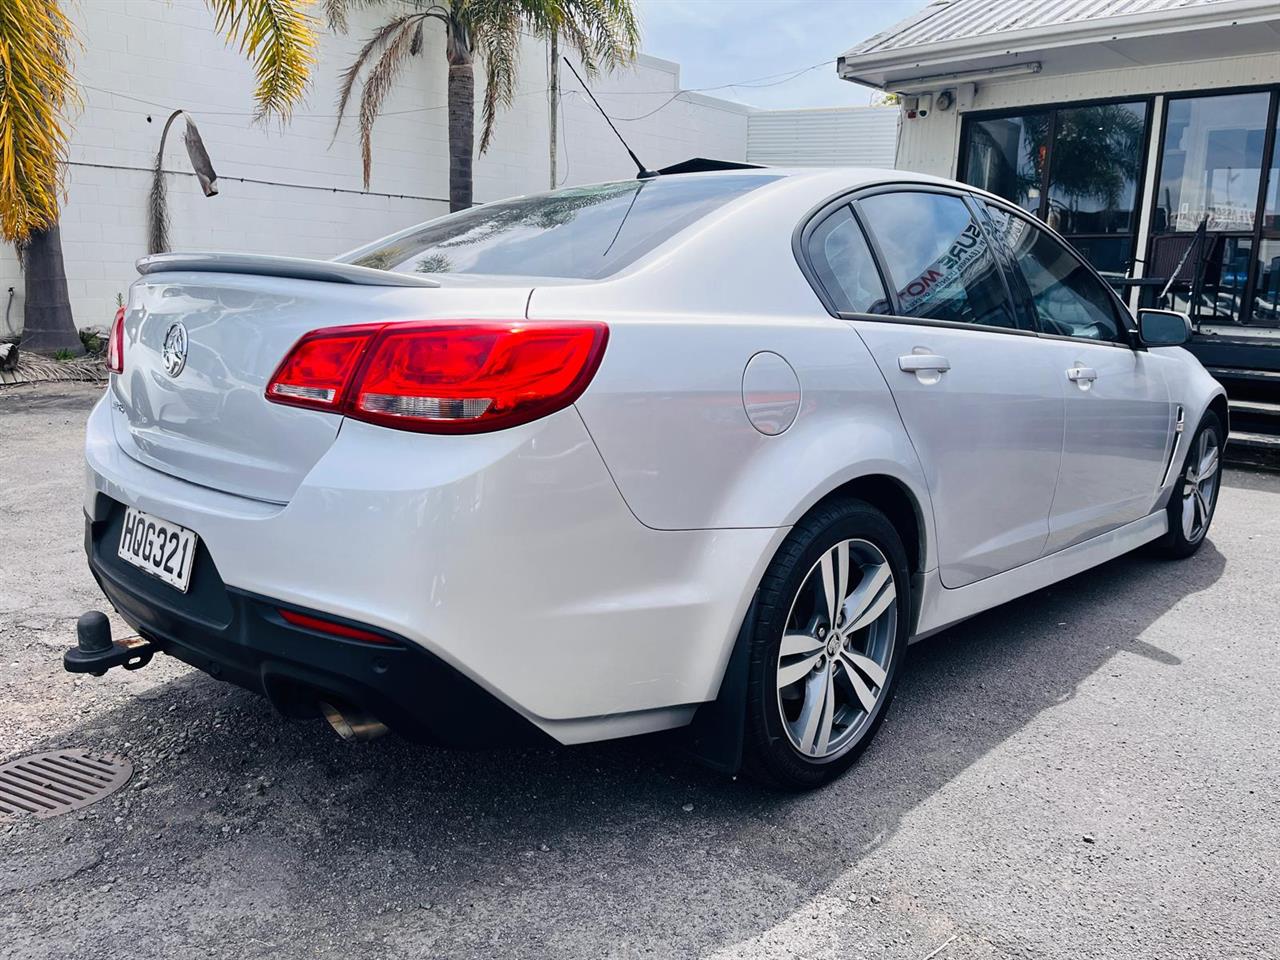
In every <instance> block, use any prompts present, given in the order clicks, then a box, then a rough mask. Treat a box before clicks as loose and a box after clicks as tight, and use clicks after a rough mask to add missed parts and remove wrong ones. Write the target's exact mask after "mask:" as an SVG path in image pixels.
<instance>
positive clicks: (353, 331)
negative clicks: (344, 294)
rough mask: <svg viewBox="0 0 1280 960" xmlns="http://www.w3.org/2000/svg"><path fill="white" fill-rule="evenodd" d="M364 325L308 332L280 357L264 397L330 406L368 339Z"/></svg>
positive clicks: (336, 402) (323, 407)
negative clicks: (278, 364)
mask: <svg viewBox="0 0 1280 960" xmlns="http://www.w3.org/2000/svg"><path fill="white" fill-rule="evenodd" d="M369 336H370V331H369V329H368V328H366V327H334V328H331V329H329V330H317V331H313V332H312V333H308V334H307V335H306V336H304V337H303V338H302V339H301V340H299V341H298V342H297V343H296V344H294V347H293V349H292V350H290V351H289V355H288V356H287V357H285V358H284V362H283V363H282V364H280V368H279V369H278V370H276V373H275V376H274V377H272V378H271V382H270V383H269V384H268V385H267V399H268V400H275V401H276V402H277V403H289V404H293V405H294V406H298V407H315V408H317V409H320V410H333V409H336V408H337V407H338V406H340V405H341V403H342V399H343V395H344V393H345V391H346V389H347V384H348V382H350V380H351V375H352V374H353V373H355V370H356V365H357V364H358V363H359V362H360V357H361V355H362V354H363V353H364V348H365V347H366V346H367V345H368V343H369Z"/></svg>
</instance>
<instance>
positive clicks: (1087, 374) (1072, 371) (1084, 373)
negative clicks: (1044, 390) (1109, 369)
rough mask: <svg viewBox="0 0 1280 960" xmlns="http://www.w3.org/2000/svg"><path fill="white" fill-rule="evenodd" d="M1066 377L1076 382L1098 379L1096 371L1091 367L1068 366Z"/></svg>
mask: <svg viewBox="0 0 1280 960" xmlns="http://www.w3.org/2000/svg"><path fill="white" fill-rule="evenodd" d="M1067 379H1068V380H1072V381H1074V382H1076V383H1093V381H1095V380H1097V379H1098V371H1097V370H1095V369H1093V367H1069V368H1068V369H1067Z"/></svg>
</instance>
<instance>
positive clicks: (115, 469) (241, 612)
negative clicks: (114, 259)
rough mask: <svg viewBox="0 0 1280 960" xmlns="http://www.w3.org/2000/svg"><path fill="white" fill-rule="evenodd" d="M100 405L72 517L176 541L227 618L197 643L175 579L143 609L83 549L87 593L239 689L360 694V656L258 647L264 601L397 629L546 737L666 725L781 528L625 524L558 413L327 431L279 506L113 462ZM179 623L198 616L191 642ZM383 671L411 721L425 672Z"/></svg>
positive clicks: (569, 415)
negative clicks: (513, 423) (197, 562)
mask: <svg viewBox="0 0 1280 960" xmlns="http://www.w3.org/2000/svg"><path fill="white" fill-rule="evenodd" d="M109 397H110V394H108V400H106V401H104V403H103V404H100V405H99V407H98V408H97V409H96V410H95V411H94V413H93V415H92V416H91V417H90V420H89V425H88V435H87V444H86V458H87V463H88V474H87V489H86V499H85V509H86V512H89V513H90V514H91V516H96V514H95V513H94V511H97V510H100V509H101V508H100V507H99V506H97V504H98V503H99V498H100V497H105V498H107V499H108V500H110V501H115V502H117V503H121V504H125V505H128V506H134V507H137V508H139V509H141V510H144V511H146V512H148V513H151V514H154V515H156V516H159V517H162V518H164V519H166V520H170V521H172V522H174V523H178V524H181V525H183V526H185V527H188V528H189V529H191V530H194V531H195V532H196V534H198V536H199V537H200V542H201V545H202V547H203V548H204V550H206V551H207V554H208V556H209V557H210V558H211V561H212V565H213V569H215V570H216V572H217V574H218V576H219V577H220V579H221V580H222V581H223V583H224V584H225V593H226V596H227V598H228V599H227V601H226V602H227V604H228V605H229V606H230V607H231V613H230V615H229V616H230V619H229V620H228V619H227V617H228V615H227V614H226V613H225V612H224V613H223V615H222V617H221V619H217V618H215V619H217V623H215V624H214V626H218V627H219V629H218V630H214V631H212V632H211V631H210V627H209V623H208V622H207V621H208V620H209V619H210V618H209V617H208V616H207V615H206V614H203V613H201V612H200V611H199V610H195V611H194V612H193V611H192V610H191V609H190V604H192V603H193V602H194V597H195V595H196V593H197V588H196V585H195V583H194V582H193V586H192V593H191V594H188V595H186V596H185V597H184V596H183V595H182V594H179V593H177V592H176V591H174V590H172V589H171V588H169V587H167V586H166V585H164V584H158V585H157V586H153V585H151V584H147V586H148V587H150V588H151V589H152V592H151V593H147V594H145V598H149V599H150V602H149V603H147V602H143V600H139V599H138V598H137V597H131V596H130V590H128V589H127V588H128V587H129V581H127V580H125V581H121V580H120V576H128V575H129V574H130V572H131V568H130V570H129V571H126V572H125V573H124V574H121V575H120V576H116V577H110V576H107V575H106V573H110V572H111V570H110V568H109V566H104V564H105V563H107V561H104V560H103V559H102V558H101V557H99V558H98V559H97V561H96V567H95V572H96V573H97V574H98V576H99V578H100V580H101V582H102V584H103V589H104V591H105V592H107V594H108V597H109V598H110V599H111V600H112V602H113V603H115V604H116V605H117V606H118V607H119V608H120V609H121V612H122V613H123V614H125V616H126V619H131V618H132V619H137V620H139V622H142V618H143V617H144V616H146V617H150V618H151V619H150V621H149V623H150V627H149V629H150V630H151V631H152V632H155V633H156V634H157V635H159V636H160V637H161V638H162V639H168V640H169V641H170V642H171V643H172V645H173V650H174V652H175V653H176V654H177V655H179V656H182V657H183V658H184V659H186V658H187V656H188V655H190V656H191V657H192V658H193V660H192V661H191V662H193V663H195V665H196V666H198V667H202V668H204V669H207V667H205V666H204V662H197V660H199V659H200V658H203V659H204V661H206V662H208V663H210V664H218V665H220V666H221V668H222V670H223V671H224V675H225V674H226V671H227V670H229V669H230V670H231V671H232V672H234V673H236V675H237V677H239V679H238V680H237V682H241V683H243V684H244V685H246V686H253V687H254V688H255V689H262V688H263V683H264V681H263V679H262V678H263V669H264V663H267V664H269V665H270V666H269V668H268V669H267V672H268V673H271V672H272V671H274V670H276V669H277V665H278V663H280V662H282V661H289V662H291V663H293V664H294V665H295V668H296V669H298V670H303V669H320V670H322V671H324V672H327V673H331V674H333V675H334V676H337V677H338V678H339V679H343V678H345V679H346V680H348V681H356V682H359V683H362V684H365V685H366V686H367V685H369V684H370V671H371V670H372V666H371V662H370V661H368V660H367V659H360V658H367V657H369V656H371V654H369V653H367V652H365V651H364V650H358V651H355V652H353V653H352V654H351V656H353V657H355V658H356V659H355V660H353V661H351V662H349V663H347V664H346V665H345V666H343V667H342V668H341V669H335V668H332V667H324V666H321V665H318V664H317V662H316V660H315V653H314V651H315V649H316V648H315V647H314V643H315V642H316V641H317V638H315V637H311V636H308V640H309V641H310V642H311V643H312V646H310V647H308V646H306V645H303V646H301V647H298V646H290V647H288V648H287V650H284V648H281V649H276V648H274V647H269V644H273V643H277V642H279V643H284V640H283V639H281V638H280V636H279V635H278V630H277V629H276V628H278V627H279V626H280V624H278V623H274V622H273V621H272V620H271V617H270V615H269V613H264V612H263V609H264V608H265V609H267V610H268V611H269V610H270V606H271V604H278V605H283V606H288V607H293V608H296V609H300V610H304V611H314V612H316V613H319V614H322V615H324V616H327V617H330V618H338V619H343V620H346V621H349V622H352V623H356V624H360V625H364V626H367V627H372V628H374V629H376V630H381V631H383V632H385V633H387V634H389V635H391V636H393V637H396V638H398V639H399V640H400V641H402V642H403V644H404V648H405V650H406V651H407V652H406V653H405V655H404V657H403V658H402V659H403V661H404V662H405V663H410V662H412V663H414V664H419V663H420V661H419V660H417V659H412V660H411V658H416V657H417V656H418V655H419V654H423V655H425V656H426V657H428V658H430V659H429V660H425V661H421V663H429V664H439V665H441V666H442V667H443V668H444V669H446V670H448V671H449V677H450V678H452V677H454V676H456V677H459V678H462V679H464V680H465V681H467V682H469V683H471V684H473V685H475V686H476V687H477V688H478V689H479V690H481V691H483V692H484V693H486V694H488V695H490V696H491V697H492V698H494V699H495V700H497V701H498V702H500V703H502V704H505V705H506V706H507V707H510V708H511V709H512V710H513V711H514V712H515V713H517V714H518V715H520V716H521V717H523V718H525V719H526V720H528V721H529V722H531V723H532V724H533V725H534V726H536V727H538V728H539V729H541V730H542V731H543V732H545V733H547V734H549V735H550V736H552V737H553V738H554V739H556V740H558V741H560V742H561V743H580V742H586V741H592V740H602V739H608V738H611V737H619V736H628V735H631V734H637V733H646V732H651V731H654V730H661V729H667V728H671V727H675V726H680V725H682V724H685V723H688V722H689V720H690V719H691V718H692V715H693V713H694V710H695V709H696V707H697V705H698V704H700V703H703V702H706V701H709V700H712V699H714V698H715V696H716V692H717V690H718V688H719V685H720V680H721V677H722V676H723V673H724V668H725V664H726V663H727V661H728V657H729V653H730V650H731V648H732V645H733V641H734V638H735V636H736V632H737V629H738V625H739V624H740V623H741V621H742V618H743V616H744V614H745V612H746V609H747V606H748V604H749V602H750V599H751V596H752V594H753V593H754V590H755V585H756V584H758V583H759V581H760V577H761V576H762V574H763V568H764V566H765V565H766V564H767V563H768V560H769V557H771V556H772V554H773V551H774V549H775V547H776V545H777V543H778V542H780V541H781V539H782V537H783V536H785V533H786V530H785V529H782V528H779V529H773V528H770V529H739V530H685V531H656V530H652V529H650V528H648V527H645V526H643V525H642V524H641V523H639V522H638V521H637V520H636V519H635V518H634V516H632V514H631V513H630V511H629V510H628V509H627V507H626V504H625V503H624V502H623V500H622V498H621V496H620V495H619V493H618V491H617V488H616V486H614V484H613V481H612V479H611V478H610V476H609V474H608V471H607V470H606V469H605V467H604V463H603V461H602V460H601V459H600V455H599V453H598V452H597V451H596V449H595V446H594V444H593V443H592V442H591V438H590V437H589V436H588V434H587V432H586V429H585V427H584V426H583V424H582V421H581V419H580V418H579V416H578V414H577V411H576V410H574V409H572V408H570V409H567V410H563V411H560V412H559V413H557V414H554V415H552V416H550V417H547V418H545V419H543V420H540V421H537V422H535V423H530V424H525V425H523V426H520V427H515V428H512V429H510V430H504V431H499V432H496V433H493V434H485V435H478V436H474V437H448V436H429V435H421V434H408V433H403V432H399V431H393V430H386V429H383V428H380V427H375V426H371V425H369V424H363V423H357V422H344V423H343V425H342V429H341V431H340V432H339V435H338V437H337V439H336V440H335V441H334V443H333V445H332V446H331V447H330V448H329V450H328V451H327V452H326V453H325V455H324V456H323V457H321V458H320V460H319V461H318V462H317V463H316V465H315V466H314V467H313V468H312V469H311V471H310V472H309V473H308V475H307V476H306V478H305V479H304V480H303V482H302V483H301V484H300V486H299V487H298V489H297V491H296V493H295V494H294V496H293V497H292V498H291V499H290V501H289V503H288V504H284V505H280V504H273V503H266V502H262V501H257V500H251V499H248V498H244V497H237V496H232V495H229V494H226V493H222V492H219V491H216V490H211V489H208V488H205V487H201V486H199V485H197V484H194V483H190V482H188V481H185V480H180V479H178V478H175V477H172V476H169V475H168V474H165V473H162V472H160V471H158V470H155V469H153V468H151V467H148V466H146V465H144V464H142V463H139V462H138V461H136V460H134V459H132V458H130V457H129V456H128V455H127V454H126V453H125V452H124V451H123V450H122V449H121V447H120V446H119V445H118V444H117V443H116V441H115V436H114V433H113V432H112V424H111V419H110V416H109V413H110V411H109V409H107V407H106V405H107V403H109ZM99 519H100V520H101V519H105V518H99ZM105 542H106V543H107V544H108V549H107V552H108V553H111V549H110V548H111V541H110V538H109V537H108V540H107V541H105ZM92 557H93V555H92V552H91V562H95V561H94V560H93V559H92ZM111 559H114V554H113V553H111ZM138 576H142V577H144V578H146V579H147V580H150V578H149V577H146V575H145V574H142V573H140V572H139V573H138ZM113 591H114V592H113ZM157 591H158V592H157ZM157 596H158V597H159V598H160V599H161V600H162V601H163V602H161V603H158V604H157V602H156V598H157ZM264 597H265V598H271V599H270V601H269V602H266V603H264V602H262V601H261V600H260V598H264ZM145 598H144V599H145ZM131 604H132V605H133V607H134V608H136V609H135V612H128V611H130V609H131V607H130V605H131ZM144 608H145V609H144ZM193 618H194V619H195V620H203V621H206V622H205V623H204V624H203V626H202V627H201V629H200V630H195V629H194V628H192V627H191V625H190V622H191V620H192V619H193ZM132 619H131V622H132ZM224 623H226V624H234V626H231V625H228V626H225V627H222V626H219V625H220V624H224ZM264 624H266V626H264ZM238 630H239V631H247V633H246V635H245V636H246V637H247V638H248V639H247V640H246V639H245V638H244V637H240V636H238V635H237V634H236V631H238ZM289 636H290V638H291V635H289ZM264 638H265V639H264ZM323 642H324V643H330V644H333V643H339V644H340V643H341V642H340V641H334V640H330V639H328V638H325V639H324V640H323ZM235 644H239V646H236V645H235ZM246 647H247V648H249V649H248V651H247V652H246V649H245V648H246ZM281 650H284V652H283V653H282V652H281ZM284 654H288V655H287V656H285V655H284ZM403 670H404V673H403V676H404V679H403V689H400V688H397V690H396V691H393V692H394V699H396V700H397V701H398V702H402V703H407V704H408V705H409V707H408V711H409V712H410V713H417V712H418V711H419V709H422V710H427V709H429V708H428V707H427V706H426V704H427V701H429V700H432V699H433V698H435V697H437V695H438V693H437V691H438V688H439V682H438V676H437V674H436V673H434V672H433V671H432V669H429V668H427V667H420V666H415V667H412V668H409V667H406V668H403ZM210 672H213V671H212V670H211V671H210ZM392 672H397V673H398V672H399V670H397V671H391V670H388V673H392ZM397 682H399V681H397ZM375 692H376V693H379V694H382V693H383V692H384V688H383V687H377V688H375ZM353 700H354V698H353ZM359 705H361V706H365V704H363V703H361V704H359ZM370 712H372V713H373V714H374V715H375V716H381V713H380V712H379V711H378V710H371V711H370ZM384 712H385V711H384ZM383 719H385V720H386V722H388V723H389V724H394V718H387V717H384V718H383ZM454 722H455V723H456V722H459V721H457V720H455V721H454ZM463 722H469V721H468V720H466V718H465V717H464V718H463Z"/></svg>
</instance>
